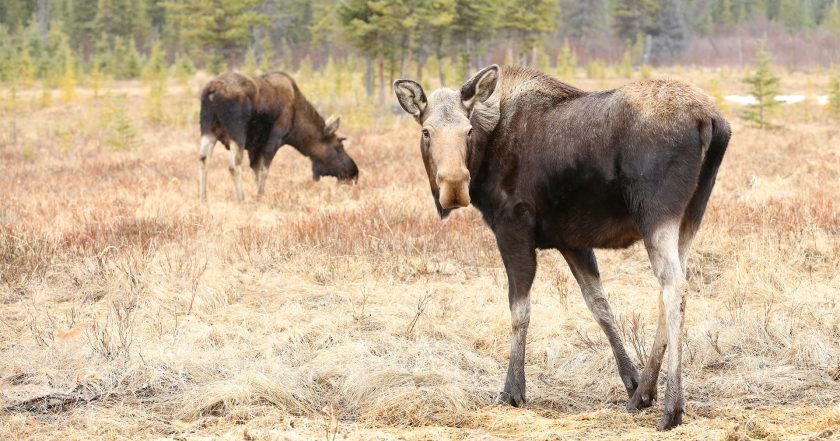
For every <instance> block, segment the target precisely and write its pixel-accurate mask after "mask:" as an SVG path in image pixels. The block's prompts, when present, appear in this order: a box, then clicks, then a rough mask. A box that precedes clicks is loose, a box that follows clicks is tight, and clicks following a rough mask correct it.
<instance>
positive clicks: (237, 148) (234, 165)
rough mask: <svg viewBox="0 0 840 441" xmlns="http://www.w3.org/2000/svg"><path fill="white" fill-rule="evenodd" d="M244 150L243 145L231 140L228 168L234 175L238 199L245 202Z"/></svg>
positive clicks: (234, 185) (234, 186)
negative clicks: (243, 190)
mask: <svg viewBox="0 0 840 441" xmlns="http://www.w3.org/2000/svg"><path fill="white" fill-rule="evenodd" d="M243 155H244V151H243V149H242V146H241V145H239V143H237V142H235V141H231V142H230V154H229V156H228V170H230V175H231V176H232V177H233V188H234V191H235V192H236V200H237V201H239V202H243V201H244V200H245V194H244V193H243V192H242V157H243Z"/></svg>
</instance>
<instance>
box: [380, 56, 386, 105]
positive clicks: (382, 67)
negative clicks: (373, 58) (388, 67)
mask: <svg viewBox="0 0 840 441" xmlns="http://www.w3.org/2000/svg"><path fill="white" fill-rule="evenodd" d="M383 103H385V60H384V59H383V58H382V57H379V104H383Z"/></svg>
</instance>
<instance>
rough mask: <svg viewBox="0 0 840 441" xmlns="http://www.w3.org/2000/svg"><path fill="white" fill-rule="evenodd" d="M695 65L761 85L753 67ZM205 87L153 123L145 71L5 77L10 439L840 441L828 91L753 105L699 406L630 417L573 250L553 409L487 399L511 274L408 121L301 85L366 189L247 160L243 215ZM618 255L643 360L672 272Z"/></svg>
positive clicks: (700, 352) (689, 348) (543, 321)
mask: <svg viewBox="0 0 840 441" xmlns="http://www.w3.org/2000/svg"><path fill="white" fill-rule="evenodd" d="M671 73H672V74H674V72H671ZM655 74H657V75H658V74H665V73H663V72H657V73H655ZM676 74H678V75H680V76H683V77H685V78H688V79H691V80H694V81H696V82H697V83H698V84H700V85H701V86H703V87H709V84H717V85H718V86H716V87H719V88H720V89H722V90H721V91H720V92H722V93H725V94H729V93H733V94H734V93H743V92H744V90H743V86H742V85H741V84H740V83H739V81H738V78H739V77H740V74H739V73H737V72H728V73H727V72H719V73H709V72H702V71H691V72H682V71H680V72H676ZM205 79H206V77H200V76H199V77H196V78H194V79H193V80H191V82H190V83H189V88H188V90H184V89H182V87H183V86H184V85H183V84H182V85H181V86H177V85H175V84H174V82H173V84H171V85H170V87H169V89H168V92H167V95H166V96H165V97H164V106H163V108H164V110H165V111H166V114H167V115H168V116H167V118H165V119H164V121H163V122H155V121H151V120H149V119H148V118H147V117H145V116H144V115H145V114H146V113H147V112H146V110H145V106H146V105H147V101H148V99H147V98H146V93H147V89H146V88H145V86H144V85H143V84H142V83H140V82H125V83H113V84H110V85H109V86H108V89H110V91H109V92H108V95H107V96H106V97H103V98H99V99H94V98H93V96H92V93H91V91H90V90H89V88H87V87H80V88H79V89H78V90H77V91H76V94H75V96H72V97H68V98H69V100H68V101H67V102H63V101H62V100H61V99H60V97H59V93H58V92H56V93H55V96H54V97H53V98H52V100H51V102H48V103H45V102H44V100H43V97H42V96H41V94H42V92H41V90H40V88H38V87H37V86H33V88H31V89H29V90H25V91H22V92H20V93H19V94H18V96H17V101H16V102H11V100H9V99H6V97H7V96H8V91H7V90H5V89H4V90H2V91H0V93H2V96H3V97H4V106H5V107H3V109H2V110H0V112H2V113H0V126H2V127H0V167H2V174H1V175H0V176H2V177H0V198H2V201H0V439H2V440H62V441H70V440H100V439H101V440H119V439H165V440H210V439H222V440H286V439H289V440H308V439H333V438H334V439H339V440H342V439H350V440H391V439H405V440H427V439H428V440H439V439H470V440H472V439H482V440H483V439H487V440H490V439H527V440H544V439H545V440H555V439H563V440H565V439H627V440H636V439H710V440H717V439H725V440H751V439H766V440H783V439H802V440H805V439H820V440H822V439H840V202H839V199H838V198H839V197H840V129H838V123H837V122H836V121H834V122H832V121H830V120H827V119H825V117H824V116H823V115H822V113H821V110H820V109H819V108H818V107H817V106H815V105H813V104H812V103H808V104H798V105H791V106H786V107H784V108H782V109H781V110H780V113H779V114H777V115H776V116H775V120H776V122H777V123H783V127H780V128H777V129H773V130H767V131H760V130H757V129H753V128H750V127H748V126H746V125H745V124H743V122H742V121H740V120H739V119H738V117H737V116H736V115H735V110H736V109H734V108H733V109H729V111H730V116H731V120H732V122H733V129H734V136H733V139H732V142H731V144H730V148H729V152H728V154H727V157H726V158H725V160H724V163H723V166H722V168H721V171H720V174H719V176H718V184H717V187H716V189H715V192H714V193H713V195H712V199H711V202H710V205H709V209H708V212H707V216H706V219H705V221H704V224H703V227H702V229H701V231H700V233H699V235H698V237H697V240H696V241H695V245H694V248H693V252H692V254H691V257H690V258H689V265H690V275H689V286H688V305H687V316H686V339H685V368H684V381H685V386H686V400H687V415H686V417H685V423H684V424H683V425H682V426H680V427H678V428H676V429H674V430H673V431H671V432H667V433H658V432H656V431H655V430H654V427H655V425H656V422H657V421H658V418H659V415H660V413H661V411H662V409H661V403H657V405H655V406H654V407H653V408H651V409H648V410H646V411H643V412H640V413H635V414H631V413H628V412H626V411H625V410H624V408H623V406H624V402H625V400H626V396H625V393H624V388H623V386H622V385H621V382H620V380H619V378H618V375H617V373H616V369H615V366H614V362H613V358H612V354H611V351H610V349H609V345H608V343H607V341H606V338H605V336H604V335H603V333H602V332H601V331H600V328H598V326H597V324H596V323H595V321H594V320H593V319H592V317H591V315H590V313H589V311H588V310H587V308H586V306H585V304H584V302H583V299H582V297H581V296H580V293H579V291H578V288H577V285H576V284H575V282H574V279H573V278H572V276H571V273H570V272H569V270H568V268H567V267H566V265H565V263H564V261H563V259H562V257H561V256H560V255H559V253H557V252H553V251H543V252H541V253H540V254H539V266H540V269H539V272H538V274H537V280H536V282H535V285H534V289H533V291H532V304H533V308H532V319H531V327H530V332H529V336H528V337H529V340H528V350H527V368H526V376H527V380H528V386H529V398H530V402H529V404H528V405H527V407H526V408H524V409H514V408H508V407H501V406H497V405H493V404H491V395H492V394H493V393H495V392H496V391H498V390H500V388H501V386H502V382H503V379H504V378H503V376H504V373H505V369H506V366H507V357H508V350H509V330H510V316H509V313H508V309H507V291H506V285H507V283H506V278H505V276H504V270H503V268H502V264H501V260H500V258H499V256H498V253H497V251H496V248H495V243H494V240H493V238H492V236H491V234H490V232H489V230H488V229H487V228H486V227H485V226H484V225H483V224H482V221H481V220H480V218H479V215H478V213H477V212H476V211H475V210H474V209H472V208H470V209H463V210H459V211H458V212H456V213H453V215H452V216H451V218H450V219H448V220H447V221H445V222H441V221H440V220H439V219H438V218H437V215H436V213H435V209H434V204H433V202H432V199H431V196H430V193H429V188H428V182H427V179H426V177H425V172H424V170H423V166H422V162H421V159H420V153H419V148H418V146H417V138H418V136H419V135H418V132H417V128H416V127H415V124H414V122H413V121H411V120H410V119H409V118H408V117H402V116H392V115H389V114H381V115H377V114H372V113H371V112H370V111H369V109H368V110H365V109H366V108H365V107H364V105H362V104H359V98H358V97H357V96H355V95H354V96H352V97H348V98H347V100H346V102H345V101H342V100H338V102H342V103H344V104H343V105H338V104H336V100H335V99H334V98H333V99H331V100H330V102H320V101H318V100H317V99H314V98H316V97H314V96H312V95H315V93H314V92H310V90H317V89H318V88H317V87H316V86H315V85H312V84H308V83H307V82H305V81H304V82H303V83H302V84H301V87H302V88H303V90H304V93H308V95H310V96H311V97H312V98H313V100H314V101H316V102H318V105H319V107H321V108H330V110H340V111H342V113H343V121H344V127H343V130H342V132H343V133H344V134H346V135H348V136H349V137H350V140H349V141H348V142H347V143H346V147H347V151H348V152H349V153H350V154H351V156H353V158H354V159H355V160H356V162H357V163H358V165H359V168H360V170H361V174H360V180H359V181H358V184H357V185H354V186H348V185H339V184H337V183H336V182H335V180H334V179H331V178H325V179H323V180H321V181H320V182H313V181H312V180H311V171H310V166H309V161H308V160H307V159H305V158H303V157H301V156H300V155H298V154H297V152H295V151H294V150H293V149H291V148H289V147H285V148H284V149H283V150H281V152H280V154H279V155H278V157H277V159H276V160H275V162H274V164H273V166H272V169H271V171H270V173H269V177H268V184H267V194H266V196H265V197H264V198H263V199H262V200H255V194H256V190H255V184H254V182H253V179H252V178H251V176H252V174H251V172H250V170H247V173H248V175H247V176H248V179H247V180H246V184H247V185H246V203H245V204H243V205H239V204H237V203H235V202H234V196H233V187H232V183H231V179H230V177H229V174H228V171H227V168H226V155H225V153H226V152H225V150H224V148H223V147H221V146H217V147H216V154H215V156H214V157H213V158H212V161H211V162H210V179H209V194H208V203H206V204H201V203H199V201H198V197H197V149H198V129H197V123H196V121H195V118H196V116H195V115H196V113H197V99H196V98H195V95H196V94H197V91H198V90H199V86H200V84H201V82H202V81H204V80H205ZM712 80H714V81H712ZM624 81H625V80H620V79H612V80H599V81H594V80H592V81H590V80H580V81H577V82H576V84H577V85H580V86H582V87H584V88H587V89H595V88H600V87H608V86H614V85H618V84H621V83H622V82H624ZM824 83H825V82H824V79H823V78H821V77H820V76H818V75H807V74H801V73H799V74H787V75H786V77H785V78H784V80H783V82H782V85H783V88H785V92H786V93H800V94H808V95H810V94H814V93H817V92H822V91H823V90H824ZM822 93H824V92H822ZM388 98H389V101H388V103H389V105H390V103H391V102H392V101H391V96H390V95H388ZM132 129H133V130H135V131H136V137H135V138H134V139H133V140H132V139H131V134H132ZM598 257H599V259H600V266H601V272H602V276H603V279H604V286H605V290H606V291H607V293H608V294H609V297H610V300H611V303H612V305H613V309H614V311H615V313H616V315H617V317H618V319H619V321H620V325H621V327H622V331H623V337H624V339H625V342H626V345H628V350H629V351H630V353H631V354H632V356H633V358H634V359H635V360H636V362H637V363H639V362H640V360H643V359H645V355H644V354H645V351H646V350H648V349H649V346H650V345H651V343H652V341H653V332H654V330H655V324H656V304H657V301H656V296H657V295H658V284H657V282H656V280H655V278H654V277H653V275H652V273H651V271H650V268H649V263H648V260H647V257H646V254H645V252H644V249H643V247H641V246H640V245H636V246H633V247H631V248H629V249H627V250H619V251H601V252H599V253H598ZM664 376H665V375H664V373H663V375H662V378H663V379H664ZM662 387H664V383H661V385H660V388H662ZM660 390H661V389H660ZM660 394H661V393H660Z"/></svg>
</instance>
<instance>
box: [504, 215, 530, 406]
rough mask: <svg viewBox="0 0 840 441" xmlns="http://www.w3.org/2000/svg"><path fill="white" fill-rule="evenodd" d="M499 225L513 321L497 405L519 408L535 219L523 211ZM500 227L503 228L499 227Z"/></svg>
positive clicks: (522, 383)
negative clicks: (505, 369) (500, 403)
mask: <svg viewBox="0 0 840 441" xmlns="http://www.w3.org/2000/svg"><path fill="white" fill-rule="evenodd" d="M516 211H520V212H519V213H516V214H514V213H512V214H511V216H509V219H507V220H505V221H503V222H500V223H497V224H496V228H495V230H496V242H497V244H498V246H499V252H500V253H501V255H502V260H503V261H504V264H505V270H506V271H507V276H508V303H509V306H510V317H511V331H512V335H511V343H510V361H509V362H508V370H507V377H506V378H505V387H504V390H503V391H502V392H501V393H500V394H499V396H498V397H497V399H496V401H498V402H502V403H507V404H510V405H512V406H516V407H520V406H522V405H524V404H525V342H526V339H527V335H528V323H529V322H530V319H531V318H530V316H531V302H530V298H529V293H530V291H531V284H532V283H533V281H534V275H535V274H536V272H537V256H536V252H535V246H534V236H533V221H532V219H533V217H532V216H531V215H530V213H528V212H526V211H524V210H522V209H521V207H520V210H516ZM500 224H501V225H500Z"/></svg>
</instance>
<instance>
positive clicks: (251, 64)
mask: <svg viewBox="0 0 840 441" xmlns="http://www.w3.org/2000/svg"><path fill="white" fill-rule="evenodd" d="M257 69H258V68H257V53H256V51H254V47H253V46H252V47H250V48H248V52H246V53H245V61H244V62H243V63H242V71H243V72H245V73H246V74H248V75H256V74H257Z"/></svg>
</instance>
